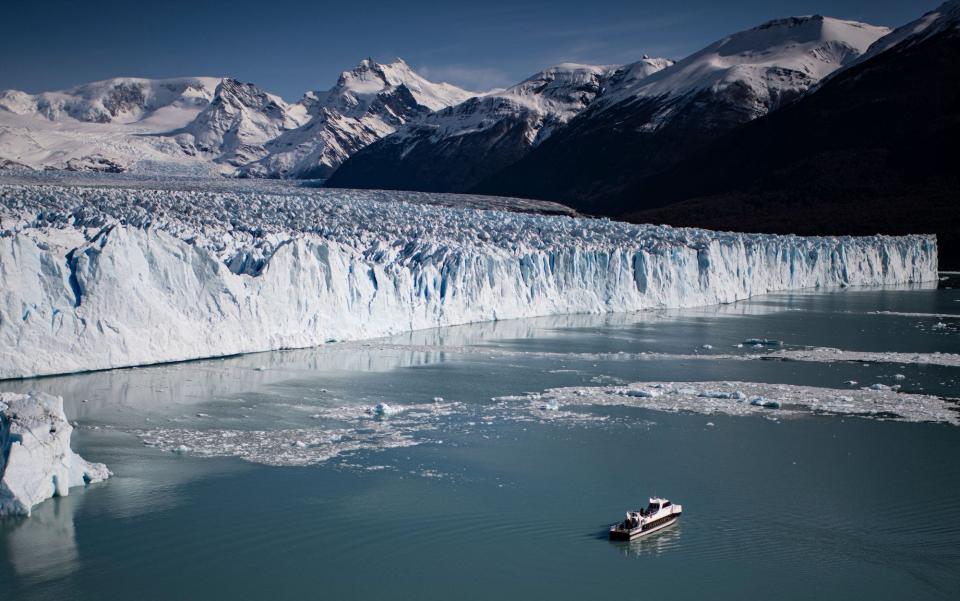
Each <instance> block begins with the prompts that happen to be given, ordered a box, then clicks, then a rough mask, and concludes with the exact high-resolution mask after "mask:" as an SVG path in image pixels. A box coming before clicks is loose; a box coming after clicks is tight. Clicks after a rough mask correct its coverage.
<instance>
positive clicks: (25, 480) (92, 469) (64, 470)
mask: <svg viewBox="0 0 960 601" xmlns="http://www.w3.org/2000/svg"><path fill="white" fill-rule="evenodd" d="M72 432H73V427H72V426H71V425H70V423H69V422H67V417H66V415H65V414H64V412H63V398H62V397H58V396H52V395H49V394H44V393H32V394H15V393H10V392H3V393H0V516H5V515H26V516H29V515H30V512H31V510H32V509H33V506H34V505H36V504H37V503H40V502H41V501H44V500H46V499H49V498H50V497H53V496H61V497H62V496H66V495H68V494H69V493H70V489H71V488H73V487H74V486H84V485H86V484H89V483H91V482H100V481H101V480H106V479H107V478H109V477H110V475H111V474H110V471H109V470H108V469H107V466H105V465H103V464H102V463H90V462H87V461H85V460H84V459H83V458H82V457H80V456H79V455H77V454H76V453H74V452H73V450H72V449H71V448H70V435H71V433H72Z"/></svg>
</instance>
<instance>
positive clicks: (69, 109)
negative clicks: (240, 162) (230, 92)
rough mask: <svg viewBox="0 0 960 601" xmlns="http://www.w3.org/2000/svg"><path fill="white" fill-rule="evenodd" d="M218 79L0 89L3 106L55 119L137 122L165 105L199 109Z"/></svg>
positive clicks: (114, 81)
mask: <svg viewBox="0 0 960 601" xmlns="http://www.w3.org/2000/svg"><path fill="white" fill-rule="evenodd" d="M219 82H220V79H219V78H215V77H185V78H177V79H143V78H137V77H118V78H114V79H108V80H105V81H97V82H92V83H88V84H84V85H81V86H77V87H75V88H71V89H69V90H62V91H56V92H42V93H40V94H27V93H25V92H20V91H17V90H7V91H4V92H0V108H2V109H5V110H7V111H10V112H12V113H16V114H18V115H31V116H37V117H41V118H44V119H47V120H50V121H63V120H65V119H71V120H76V121H83V122H90V123H135V122H138V121H142V120H144V119H146V118H148V117H150V116H151V115H153V114H154V113H156V112H158V111H162V110H165V109H166V112H170V113H174V112H177V111H186V112H190V111H193V113H194V114H195V113H196V112H197V111H199V110H200V109H202V108H203V107H204V106H205V105H206V104H207V103H208V102H210V99H211V98H213V95H214V89H215V88H216V86H217V84H218V83H219Z"/></svg>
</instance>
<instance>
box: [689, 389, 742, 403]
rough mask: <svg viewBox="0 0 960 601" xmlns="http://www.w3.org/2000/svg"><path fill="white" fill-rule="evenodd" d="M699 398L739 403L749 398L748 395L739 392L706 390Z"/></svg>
mask: <svg viewBox="0 0 960 601" xmlns="http://www.w3.org/2000/svg"><path fill="white" fill-rule="evenodd" d="M699 396H701V397H703V398H706V399H734V400H737V401H742V400H743V399H745V398H747V395H745V394H743V393H742V392H740V391H739V390H731V391H723V390H704V391H702V392H701V393H700V394H699Z"/></svg>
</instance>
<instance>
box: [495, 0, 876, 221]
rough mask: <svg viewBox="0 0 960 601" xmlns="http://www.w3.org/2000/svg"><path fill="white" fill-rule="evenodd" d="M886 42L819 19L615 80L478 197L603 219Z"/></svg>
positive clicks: (773, 24) (732, 39)
mask: <svg viewBox="0 0 960 601" xmlns="http://www.w3.org/2000/svg"><path fill="white" fill-rule="evenodd" d="M888 32H889V30H888V29H887V28H885V27H876V26H872V25H866V24H863V23H856V22H853V21H842V20H839V19H832V18H828V17H821V16H810V17H792V18H788V19H778V20H775V21H770V22H768V23H764V24H763V25H760V26H759V27H756V28H753V29H750V30H747V31H743V32H740V33H736V34H733V35H731V36H728V37H726V38H724V39H722V40H719V41H717V42H715V43H713V44H711V45H709V46H707V47H706V48H704V49H703V50H701V51H699V52H697V53H695V54H693V55H691V56H689V57H687V58H685V59H683V60H681V61H679V62H677V63H676V64H674V65H672V66H670V67H668V68H666V69H663V70H661V71H659V72H657V73H655V74H653V75H651V76H649V77H645V78H630V77H624V78H622V80H619V81H617V80H615V79H612V80H611V83H610V85H608V86H606V87H605V89H604V91H603V93H601V94H600V96H599V97H598V98H597V99H596V101H595V102H594V103H593V104H592V105H591V106H590V107H589V108H588V109H587V110H585V111H583V113H581V114H580V115H578V116H577V117H576V118H575V119H573V120H572V121H571V122H570V123H569V124H568V125H567V126H566V127H565V128H563V130H561V131H560V132H558V133H556V134H555V135H554V136H552V137H551V138H550V139H549V140H547V141H546V142H545V143H544V144H541V145H540V146H539V147H538V148H537V149H536V150H535V151H534V152H532V153H530V154H529V155H528V156H527V157H525V158H524V159H523V160H521V161H519V162H518V163H516V164H514V165H512V166H511V167H508V168H507V169H505V170H504V171H502V172H499V173H496V174H494V175H493V176H492V177H491V178H489V179H488V180H487V181H486V182H484V183H482V184H480V185H479V186H478V187H477V189H478V190H484V191H486V192H492V193H500V194H506V195H514V196H529V197H536V198H547V199H552V200H560V201H562V202H567V203H569V204H572V205H573V206H575V207H577V208H580V209H583V210H586V211H593V212H602V211H603V210H604V208H603V206H602V205H603V203H605V202H608V201H609V199H611V198H616V197H617V194H618V193H619V191H620V190H622V189H623V188H624V187H625V186H627V185H628V184H629V182H630V181H632V180H634V179H636V178H638V177H642V176H644V175H646V174H649V173H652V172H654V171H657V170H660V169H663V168H665V167H667V166H669V165H670V164H672V163H674V162H676V161H677V160H680V159H681V158H682V157H683V156H686V155H687V154H688V153H689V152H691V151H692V150H694V149H696V148H699V147H700V146H702V145H703V144H704V143H705V142H707V141H709V140H711V139H714V138H715V137H716V136H718V135H720V134H722V133H723V132H726V131H729V130H730V129H732V128H734V127H736V126H738V125H740V124H742V123H745V122H748V121H750V120H753V119H756V118H757V117H759V116H761V115H764V114H766V113H767V112H769V111H771V110H775V109H777V108H778V107H780V106H782V105H784V104H786V103H788V102H790V101H792V100H794V99H796V98H797V97H799V96H800V95H801V94H803V93H804V92H805V91H806V90H808V89H809V88H810V87H811V86H813V85H815V84H816V83H817V82H819V81H820V80H821V79H822V78H824V77H825V76H827V75H829V74H830V73H832V72H834V71H835V70H837V69H839V68H842V67H843V66H844V65H847V64H850V63H852V62H853V61H855V60H856V59H857V57H859V56H860V55H861V54H862V53H863V52H865V51H866V50H867V48H868V47H869V46H870V45H871V44H872V43H873V42H875V41H876V40H877V39H879V38H880V37H882V36H883V35H885V34H886V33H888Z"/></svg>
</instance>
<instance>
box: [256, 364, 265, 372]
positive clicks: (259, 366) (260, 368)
mask: <svg viewBox="0 0 960 601" xmlns="http://www.w3.org/2000/svg"><path fill="white" fill-rule="evenodd" d="M253 371H267V368H266V367H264V366H262V365H258V366H257V367H254V368H253Z"/></svg>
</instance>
